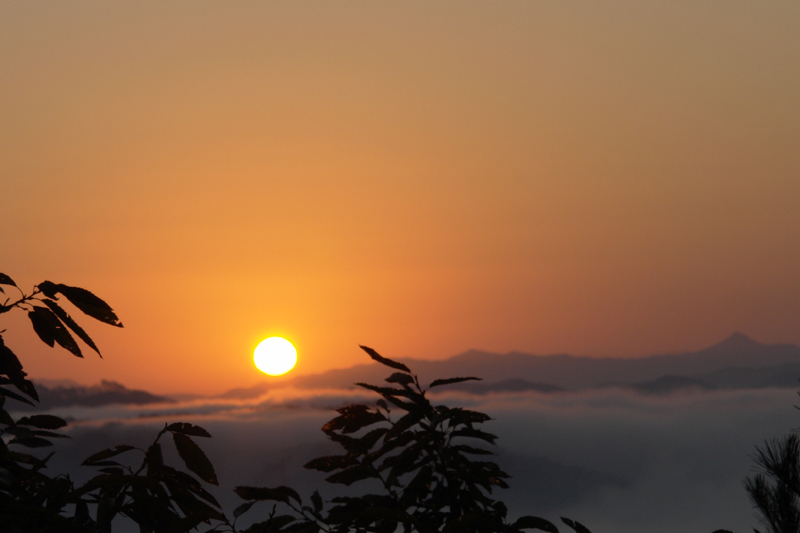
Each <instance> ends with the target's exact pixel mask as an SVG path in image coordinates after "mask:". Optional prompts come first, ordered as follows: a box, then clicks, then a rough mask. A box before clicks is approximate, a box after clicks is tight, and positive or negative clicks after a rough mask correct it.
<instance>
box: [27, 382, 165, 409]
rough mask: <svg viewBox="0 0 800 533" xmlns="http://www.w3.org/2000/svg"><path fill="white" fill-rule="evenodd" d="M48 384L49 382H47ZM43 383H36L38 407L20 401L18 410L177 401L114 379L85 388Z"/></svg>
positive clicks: (76, 385) (74, 385)
mask: <svg viewBox="0 0 800 533" xmlns="http://www.w3.org/2000/svg"><path fill="white" fill-rule="evenodd" d="M44 383H46V382H44ZM44 383H38V382H37V383H35V385H36V391H37V392H38V393H39V400H40V401H39V404H38V405H37V407H35V408H34V407H29V406H26V405H25V404H22V403H20V404H19V405H15V408H16V409H20V410H24V409H36V410H43V409H52V408H54V407H69V406H73V405H79V406H84V407H99V406H102V405H110V404H132V405H145V404H150V403H164V402H174V400H173V399H171V398H167V397H165V396H156V395H155V394H150V393H149V392H145V391H143V390H132V389H128V388H126V387H125V386H123V385H121V384H119V383H117V382H115V381H105V380H103V381H101V382H100V384H99V385H93V386H90V387H85V386H82V385H78V384H72V383H69V384H66V385H67V386H64V385H57V386H55V387H52V386H51V387H52V388H51V387H48V386H47V385H46V384H44Z"/></svg>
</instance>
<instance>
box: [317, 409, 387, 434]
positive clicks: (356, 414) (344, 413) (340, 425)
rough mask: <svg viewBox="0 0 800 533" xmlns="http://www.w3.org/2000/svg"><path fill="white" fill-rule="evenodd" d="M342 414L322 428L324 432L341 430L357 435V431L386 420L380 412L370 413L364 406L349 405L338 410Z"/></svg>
mask: <svg viewBox="0 0 800 533" xmlns="http://www.w3.org/2000/svg"><path fill="white" fill-rule="evenodd" d="M336 411H337V412H339V413H341V416H337V417H336V418H334V419H333V420H331V421H330V422H328V423H327V424H325V425H324V426H323V427H322V431H324V432H325V433H328V432H330V431H337V430H341V431H342V433H355V432H356V431H358V430H360V429H362V428H365V427H367V426H370V425H372V424H375V423H377V422H382V421H384V420H386V417H385V416H383V415H382V414H381V413H380V412H374V411H370V410H369V407H367V406H366V405H363V404H354V405H348V406H346V407H341V408H339V409H337V410H336Z"/></svg>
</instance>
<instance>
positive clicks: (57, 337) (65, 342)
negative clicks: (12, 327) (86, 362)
mask: <svg viewBox="0 0 800 533" xmlns="http://www.w3.org/2000/svg"><path fill="white" fill-rule="evenodd" d="M28 318H30V320H31V324H33V330H34V331H35V332H36V334H37V335H38V336H39V338H40V339H42V341H43V342H44V343H45V344H47V345H48V346H50V347H52V346H53V345H54V343H55V342H57V343H58V344H59V345H61V346H62V347H63V348H65V349H66V350H68V351H69V352H70V353H71V354H72V355H74V356H75V357H83V354H81V349H80V348H79V347H78V343H77V342H75V339H73V338H72V335H70V334H69V331H67V328H65V327H64V325H63V324H62V323H61V321H60V320H59V319H58V317H56V315H55V313H53V312H52V311H51V310H50V309H48V308H46V307H39V306H36V307H34V308H33V310H32V311H28Z"/></svg>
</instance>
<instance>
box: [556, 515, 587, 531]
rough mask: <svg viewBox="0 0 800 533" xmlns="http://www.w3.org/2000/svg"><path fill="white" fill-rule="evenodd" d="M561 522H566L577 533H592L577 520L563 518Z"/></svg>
mask: <svg viewBox="0 0 800 533" xmlns="http://www.w3.org/2000/svg"><path fill="white" fill-rule="evenodd" d="M561 521H562V522H564V523H565V524H567V525H568V526H569V527H571V528H572V529H573V530H575V533H592V532H591V531H589V530H588V529H587V528H586V526H584V525H583V524H581V523H580V522H577V521H575V520H570V519H569V518H564V517H563V516H562V517H561Z"/></svg>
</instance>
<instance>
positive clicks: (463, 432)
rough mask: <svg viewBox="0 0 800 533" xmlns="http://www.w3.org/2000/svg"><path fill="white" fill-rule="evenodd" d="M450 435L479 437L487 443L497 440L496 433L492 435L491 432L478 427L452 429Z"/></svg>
mask: <svg viewBox="0 0 800 533" xmlns="http://www.w3.org/2000/svg"><path fill="white" fill-rule="evenodd" d="M450 435H452V436H453V437H472V438H474V439H481V440H484V441H486V442H488V443H489V444H494V441H495V440H497V436H496V435H492V434H491V433H486V432H485V431H481V430H480V429H471V428H462V429H458V430H456V431H453V432H452V433H451V434H450Z"/></svg>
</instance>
